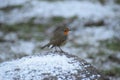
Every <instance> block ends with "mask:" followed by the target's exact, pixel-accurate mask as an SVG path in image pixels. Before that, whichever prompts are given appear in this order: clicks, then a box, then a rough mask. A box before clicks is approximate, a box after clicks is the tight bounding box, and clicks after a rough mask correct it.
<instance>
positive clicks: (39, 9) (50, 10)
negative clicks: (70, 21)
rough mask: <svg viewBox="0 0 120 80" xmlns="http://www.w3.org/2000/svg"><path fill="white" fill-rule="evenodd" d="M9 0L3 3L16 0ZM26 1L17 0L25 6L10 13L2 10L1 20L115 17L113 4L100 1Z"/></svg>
mask: <svg viewBox="0 0 120 80" xmlns="http://www.w3.org/2000/svg"><path fill="white" fill-rule="evenodd" d="M7 1H8V0H5V1H3V4H1V5H2V6H5V5H12V4H14V3H15V2H16V1H10V3H9V4H8V3H7ZM18 2H19V3H18ZM25 2H26V0H19V1H18V0H17V2H16V4H21V5H23V8H22V9H17V8H15V9H13V10H11V11H10V12H9V14H5V13H4V12H2V11H0V15H1V16H2V17H3V18H0V22H3V23H17V22H21V21H23V20H24V21H25V20H28V19H29V18H31V17H37V18H39V17H44V18H49V17H53V16H62V17H66V18H69V17H72V16H76V15H77V16H78V17H80V18H92V19H94V20H99V19H102V18H105V17H108V16H109V17H110V16H111V17H113V16H114V15H115V13H114V12H113V10H112V7H111V6H103V5H101V4H99V3H92V2H89V1H56V2H47V1H38V0H33V1H28V2H26V3H25ZM23 3H24V4H23ZM26 9H27V10H26Z"/></svg>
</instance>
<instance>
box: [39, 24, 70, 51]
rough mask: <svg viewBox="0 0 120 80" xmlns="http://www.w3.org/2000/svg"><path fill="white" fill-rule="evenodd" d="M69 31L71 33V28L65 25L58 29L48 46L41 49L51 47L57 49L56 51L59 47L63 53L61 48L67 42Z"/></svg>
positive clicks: (55, 30)
mask: <svg viewBox="0 0 120 80" xmlns="http://www.w3.org/2000/svg"><path fill="white" fill-rule="evenodd" d="M69 31H71V30H70V28H69V27H66V26H65V25H64V26H58V27H56V28H55V29H54V31H53V35H52V37H51V39H50V41H49V42H48V43H47V44H46V45H44V46H42V47H41V49H44V48H45V47H50V46H51V48H54V47H55V50H56V51H57V47H58V48H59V49H60V51H61V52H64V51H63V50H62V49H61V47H60V46H62V45H64V44H65V43H66V42H67V39H68V34H69Z"/></svg>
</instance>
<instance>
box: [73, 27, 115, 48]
mask: <svg viewBox="0 0 120 80" xmlns="http://www.w3.org/2000/svg"><path fill="white" fill-rule="evenodd" d="M75 36H77V37H78V39H76V40H75V41H76V43H78V44H85V43H89V44H91V45H94V46H99V42H98V41H101V40H102V41H104V40H108V39H111V38H113V37H114V32H113V31H112V30H110V29H107V28H105V27H92V28H89V27H88V28H84V29H82V30H80V31H76V32H75Z"/></svg>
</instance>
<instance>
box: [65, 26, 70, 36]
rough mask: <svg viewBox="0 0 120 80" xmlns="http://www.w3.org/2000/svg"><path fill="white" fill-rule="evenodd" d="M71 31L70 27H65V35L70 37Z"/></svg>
mask: <svg viewBox="0 0 120 80" xmlns="http://www.w3.org/2000/svg"><path fill="white" fill-rule="evenodd" d="M69 31H71V30H70V29H69V28H68V27H65V29H64V35H68V33H69Z"/></svg>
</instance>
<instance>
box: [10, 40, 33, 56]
mask: <svg viewBox="0 0 120 80" xmlns="http://www.w3.org/2000/svg"><path fill="white" fill-rule="evenodd" d="M34 48H35V43H33V42H28V41H20V42H19V43H18V44H16V45H12V46H11V50H12V51H13V52H14V53H20V54H21V53H25V54H32V53H33V50H34Z"/></svg>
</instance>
